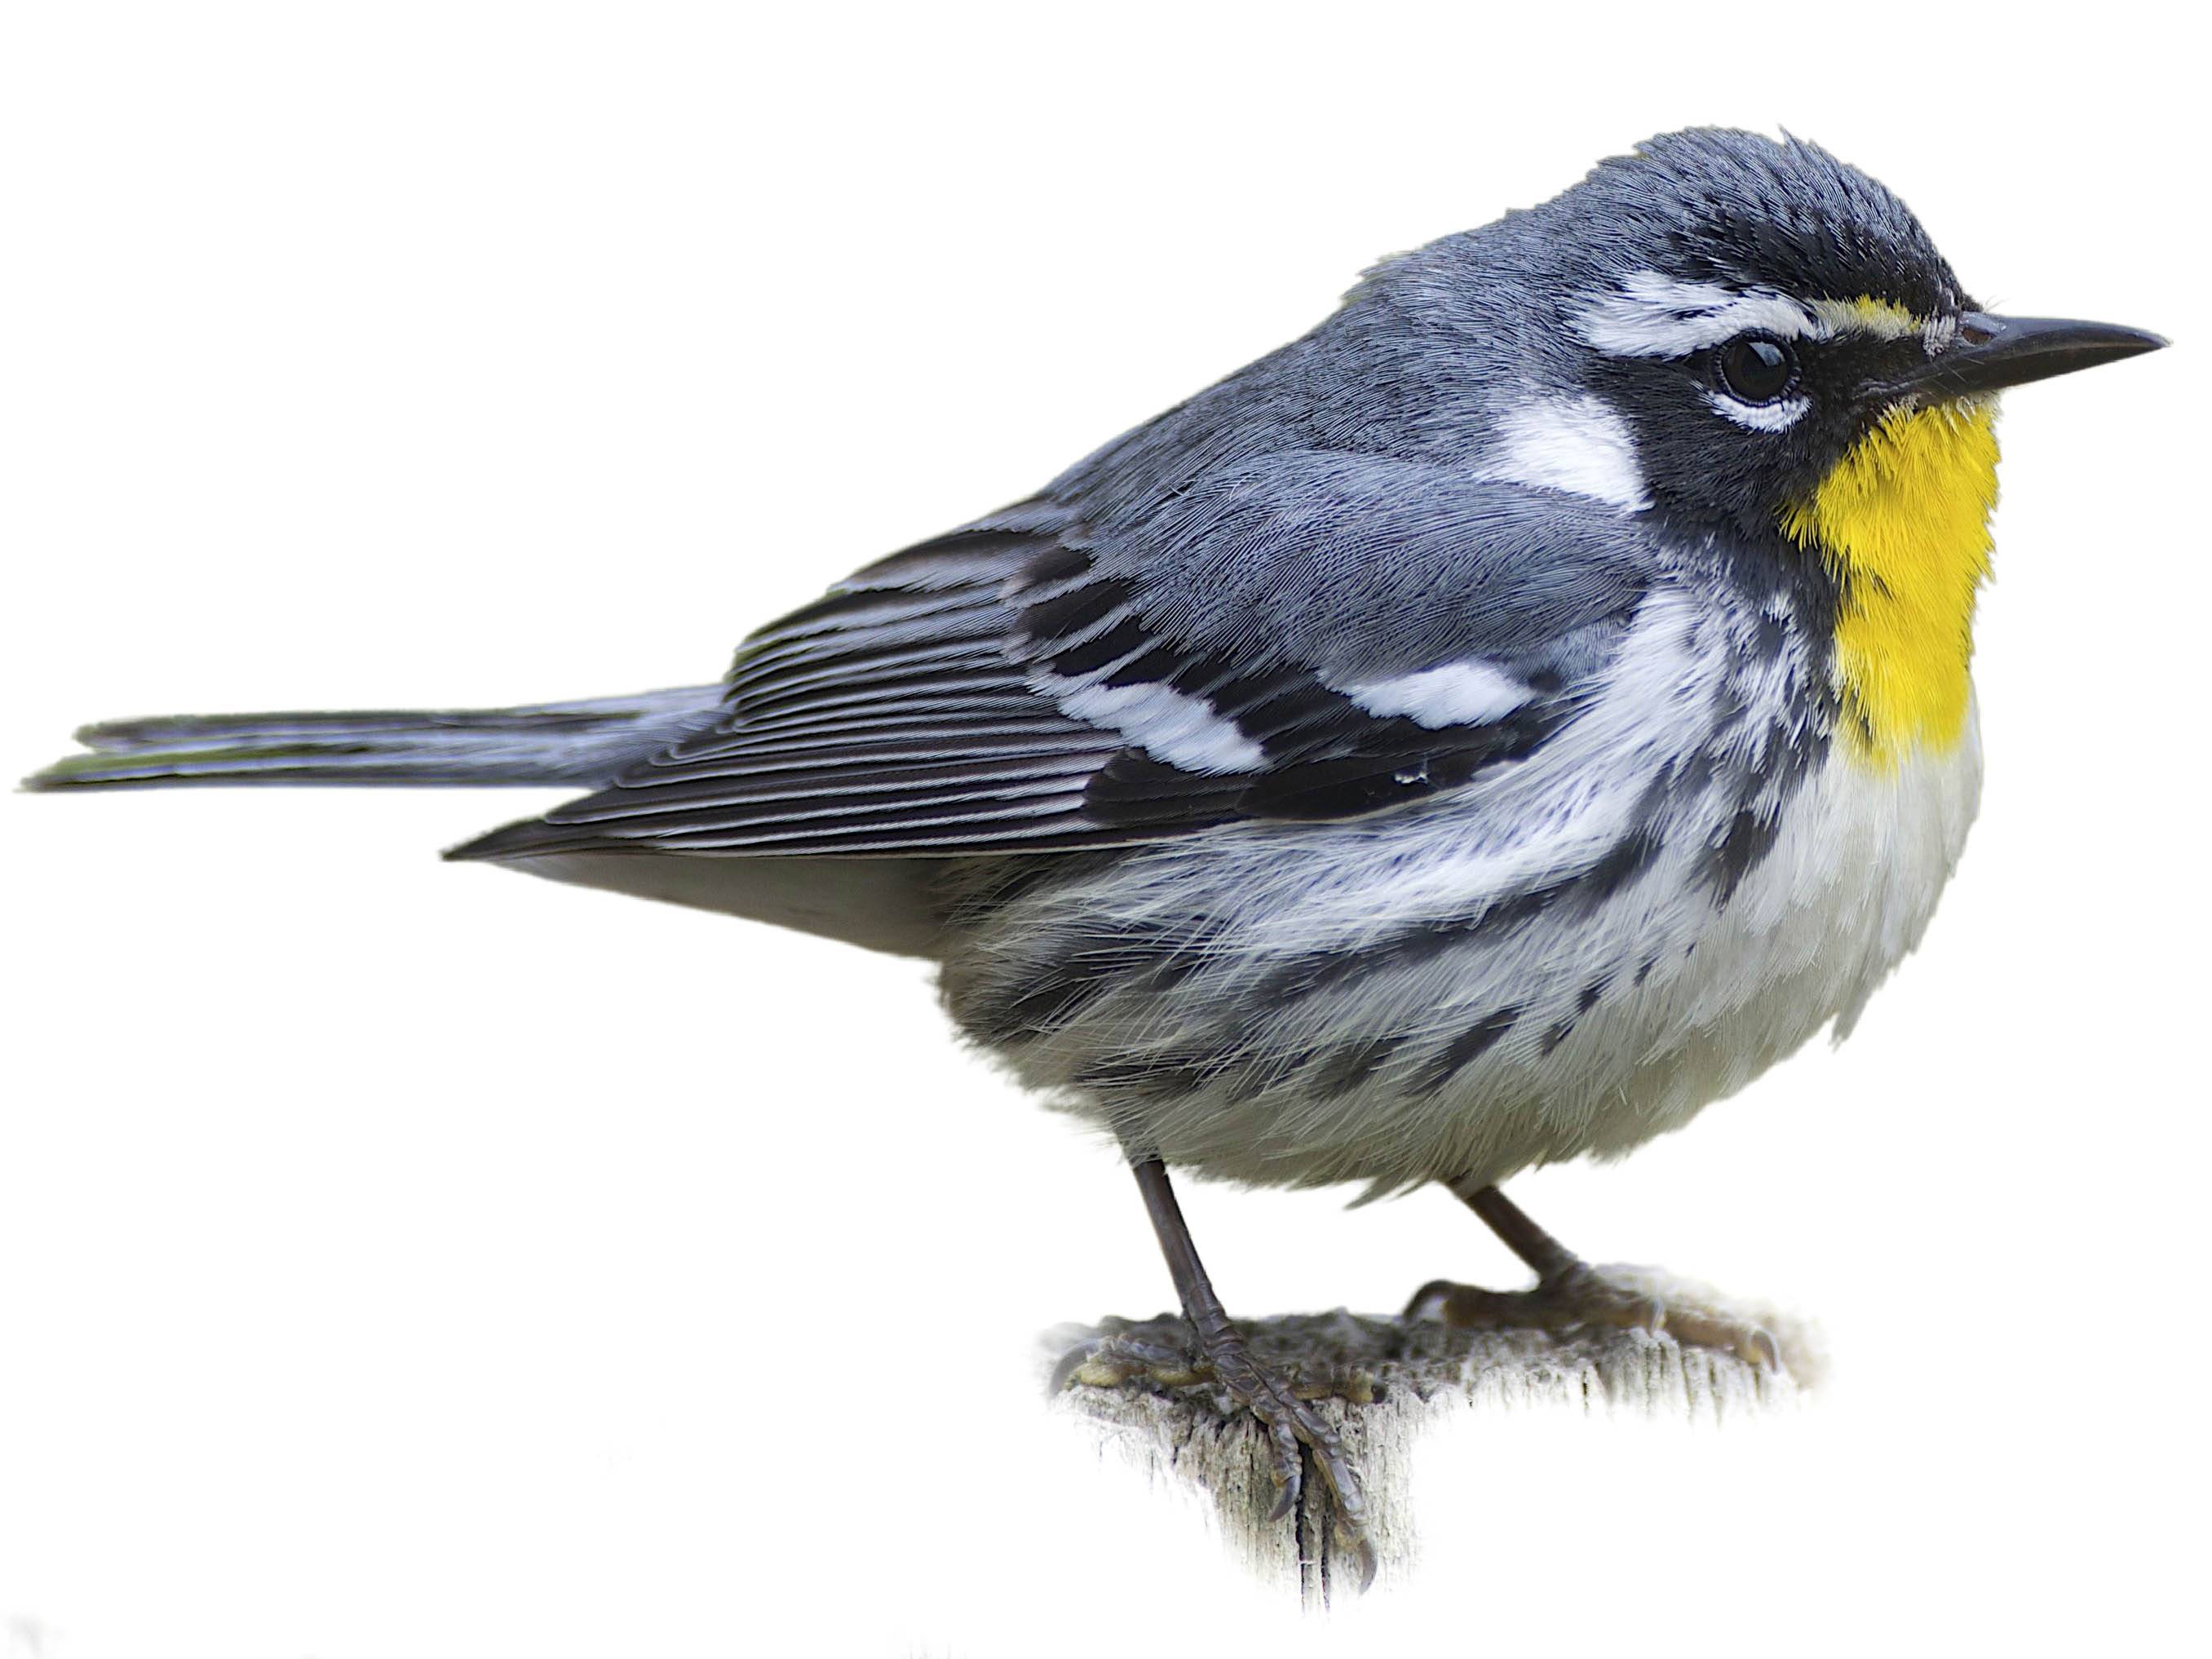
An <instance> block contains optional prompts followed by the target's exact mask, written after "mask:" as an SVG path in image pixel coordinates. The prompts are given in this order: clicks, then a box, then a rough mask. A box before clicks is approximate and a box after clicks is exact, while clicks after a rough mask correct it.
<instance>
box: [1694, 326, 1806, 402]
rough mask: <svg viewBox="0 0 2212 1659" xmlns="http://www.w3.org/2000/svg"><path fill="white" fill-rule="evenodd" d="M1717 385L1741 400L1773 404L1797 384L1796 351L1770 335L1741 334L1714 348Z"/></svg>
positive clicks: (1786, 343)
mask: <svg viewBox="0 0 2212 1659" xmlns="http://www.w3.org/2000/svg"><path fill="white" fill-rule="evenodd" d="M1712 374H1713V381H1714V384H1715V385H1717V386H1719V388H1720V389H1721V390H1722V391H1723V392H1726V393H1727V394H1728V395H1729V397H1731V398H1735V399H1736V400H1737V401H1738V402H1740V403H1747V404H1771V403H1775V402H1778V401H1779V400H1780V399H1781V398H1784V397H1785V396H1787V395H1788V394H1789V392H1790V391H1791V390H1792V389H1793V388H1794V387H1795V386H1796V384H1797V354H1796V350H1795V349H1792V348H1791V346H1790V343H1789V342H1788V341H1786V340H1782V339H1778V338H1776V337H1774V336H1773V335H1771V334H1739V335H1738V336H1736V337H1735V339H1733V340H1727V341H1723V343H1721V344H1720V345H1719V346H1717V347H1716V348H1715V349H1714V351H1713V358H1712Z"/></svg>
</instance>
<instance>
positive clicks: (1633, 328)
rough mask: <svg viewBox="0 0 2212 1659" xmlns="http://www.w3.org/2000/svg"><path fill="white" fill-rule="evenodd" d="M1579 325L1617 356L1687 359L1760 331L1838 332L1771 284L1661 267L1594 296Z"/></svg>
mask: <svg viewBox="0 0 2212 1659" xmlns="http://www.w3.org/2000/svg"><path fill="white" fill-rule="evenodd" d="M1577 325H1578V326H1579V327H1580V329H1581V331H1582V336H1583V338H1584V339H1585V340H1588V341H1589V343H1591V344H1592V345H1594V346H1595V347H1596V348H1597V349H1599V350H1600V351H1602V352H1604V353H1605V354H1606V355H1607V356H1610V357H1686V356H1690V354H1691V353H1692V352H1697V351H1703V350H1705V349H1706V348H1707V347H1709V346H1717V345H1718V344H1720V343H1721V342H1722V341H1723V340H1732V339H1734V338H1735V337H1736V336H1737V335H1739V334H1741V333H1744V332H1746V331H1749V330H1753V329H1757V330H1759V331H1762V332H1765V333H1768V334H1772V335H1775V336H1777V337H1779V338H1782V339H1785V340H1787V339H1799V338H1804V337H1815V338H1825V337H1826V336H1827V335H1828V334H1829V333H1831V332H1832V328H1831V327H1830V325H1828V324H1826V323H1825V322H1823V321H1822V320H1821V319H1820V318H1819V317H1817V316H1816V315H1814V313H1813V312H1811V311H1809V310H1808V309H1807V308H1806V307H1803V306H1802V305H1800V304H1798V303H1797V301H1795V300H1792V299H1790V298H1789V297H1788V296H1787V295H1781V294H1778V293H1776V292H1775V291H1774V290H1773V289H1756V288H1754V289H1732V288H1723V287H1722V286H1721V285H1720V284H1719V283H1683V282H1677V281H1676V280H1675V279H1674V278H1673V277H1671V276H1662V275H1661V274H1660V273H1659V272H1657V271H1656V270H1639V271H1636V272H1634V273H1633V274H1632V275H1631V276H1629V277H1628V279H1627V280H1626V282H1624V283H1622V284H1621V285H1620V288H1619V289H1617V290H1615V291H1614V292H1613V293H1611V294H1607V295H1600V296H1599V297H1598V298H1596V299H1595V300H1594V301H1591V302H1590V304H1589V305H1588V306H1587V307H1584V308H1583V312H1582V313H1581V314H1580V316H1579V317H1578V318H1577Z"/></svg>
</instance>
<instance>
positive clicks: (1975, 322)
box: [1409, 129, 2164, 750]
mask: <svg viewBox="0 0 2212 1659" xmlns="http://www.w3.org/2000/svg"><path fill="white" fill-rule="evenodd" d="M1432 254H1440V255H1442V256H1443V257H1442V258H1441V260H1440V261H1439V260H1434V259H1429V258H1425V257H1424V256H1429V255H1432ZM1455 267H1456V269H1455ZM1409 275H1412V276H1413V277H1414V279H1415V282H1416V284H1417V287H1416V289H1415V293H1416V294H1417V295H1420V294H1424V293H1425V295H1426V297H1427V300H1428V301H1429V302H1430V304H1429V314H1430V316H1431V319H1440V318H1442V319H1449V321H1448V323H1447V328H1448V331H1449V332H1450V333H1452V334H1455V335H1456V336H1457V337H1458V338H1459V339H1460V340H1461V341H1462V343H1472V344H1474V346H1475V348H1476V350H1477V351H1478V352H1479V354H1480V356H1481V358H1482V359H1483V361H1482V362H1481V364H1480V371H1479V376H1478V380H1479V385H1480V400H1481V404H1482V409H1483V415H1482V418H1481V421H1480V428H1481V432H1482V435H1481V442H1480V455H1479V457H1478V458H1476V459H1479V460H1480V464H1482V465H1485V466H1486V467H1487V468H1488V469H1489V470H1492V471H1495V472H1497V473H1498V474H1500V475H1501V476H1505V477H1516V478H1518V479H1520V480H1521V481H1522V482H1525V483H1536V484H1543V485H1548V486H1550V487H1553V488H1558V489H1570V490H1573V491H1576V492H1577V493H1580V494H1583V495H1598V496H1601V497H1603V498H1605V499H1607V500H1609V501H1613V503H1614V504H1615V505H1617V506H1619V507H1622V508H1624V509H1626V510H1631V511H1635V512H1639V513H1641V512H1646V511H1650V512H1655V513H1657V514H1658V515H1660V516H1662V517H1663V518H1664V519H1665V520H1667V521H1668V522H1670V523H1672V524H1674V525H1676V526H1680V527H1682V528H1683V529H1686V530H1689V531H1693V532H1694V531H1697V530H1699V529H1711V530H1715V531H1724V532H1734V533H1735V535H1737V536H1739V537H1741V538H1747V540H1748V541H1750V542H1752V543H1754V544H1760V545H1765V546H1768V547H1771V548H1774V549H1776V550H1778V552H1779V553H1780V555H1781V556H1784V557H1785V558H1791V559H1796V560H1798V561H1801V562H1803V563H1804V564H1805V565H1806V566H1807V567H1808V568H1810V569H1814V570H1817V571H1818V572H1820V574H1821V576H1822V578H1823V580H1826V581H1829V582H1830V583H1832V587H1833V590H1834V592H1836V594H1837V596H1838V601H1837V610H1838V617H1839V620H1838V659H1839V661H1840V662H1842V664H1843V665H1844V673H1845V678H1846V679H1848V680H1850V681H1852V682H1853V683H1855V684H1857V686H1858V687H1859V688H1860V689H1859V691H1858V692H1857V694H1855V696H1857V704H1858V706H1857V707H1856V708H1854V709H1853V713H1854V714H1855V716H1856V718H1857V722H1858V724H1860V726H1862V727H1863V728H1864V729H1865V730H1866V731H1867V732H1870V733H1872V735H1871V736H1870V737H1869V742H1870V743H1873V744H1875V746H1876V747H1881V746H1883V745H1885V744H1886V745H1887V746H1889V747H1891V748H1893V749H1898V750H1902V748H1903V747H1905V746H1907V745H1909V744H1911V743H1912V742H1917V741H1919V740H1921V739H1923V738H1928V737H1929V736H1931V735H1932V736H1934V737H1936V738H1945V737H1947V736H1952V735H1955V733H1956V731H1957V730H1958V728H1959V726H1960V722H1961V721H1962V720H1963V717H1964V713H1965V709H1966V695H1967V694H1966V680H1965V660H1966V652H1967V650H1968V648H1969V635H1970V624H1971V618H1972V604H1973V595H1974V592H1975V590H1976V588H1977V587H1978V585H1979V583H1980V581H1981V580H1982V578H1983V577H1984V575H1985V574H1986V573H1987V568H1988V563H1987V561H1988V553H1989V537H1988V529H1987V521H1988V516H1989V512H1990V507H1992V506H1993V504H1994V503H1995V501H1996V459H1997V452H1996V437H1995V432H1994V416H1995V395H1994V394H1996V392H1999V391H2000V390H2002V389H2003V388H2005V387H2008V386H2018V385H2021V384H2022V383H2024V382H2027V381H2030V380H2042V379H2044V378H2045V377H2047V376H2050V375H2053V374H2066V373H2069V372H2070V371H2071V370H2074V369H2077V368H2089V367H2091V366H2093V365H2094V364H2098V363H2103V362H2113V361H2115V360H2117V359H2118V358H2122V357H2127V356H2135V355H2136V354H2137V353H2139V352H2143V351H2148V350H2151V349H2154V348H2155V347H2158V346H2160V345H2162V344H2164V342H2163V341H2162V340H2160V338H2159V337H2157V336H2155V335H2152V334H2146V333H2143V332H2142V331H2138V330H2136V329H2131V328H2119V327H2114V326H2112V325H2106V324H2100V323H2085V322H2073V321H2062V320H2057V319H2046V318H2017V317H1998V316H1992V315H1990V314H1988V313H1984V312H1983V311H1981V310H1980V309H1979V308H1978V307H1977V306H1976V305H1975V303H1974V301H1972V299H1970V298H1969V297H1968V296H1967V295H1966V293H1965V292H1964V291H1963V290H1962V289H1961V288H1960V284H1959V282H1958V279H1957V277H1956V276H1954V275H1953V273H1952V270H1951V267H1950V264H1948V261H1946V260H1945V259H1944V258H1943V256H1942V254H1941V253H1940V252H1937V251H1936V246H1935V244H1934V243H1933V242H1932V241H1931V240H1929V236H1928V234H1927V232H1926V231H1925V230H1923V228H1921V225H1920V222H1919V221H1918V220H1917V219H1916V218H1914V217H1913V216H1912V214H1911V212H1910V211H1909V210H1907V209H1906V208H1905V204H1903V203H1902V202H1900V201H1899V199H1898V198H1897V197H1895V196H1894V195H1893V194H1891V192H1890V191H1888V190H1887V189H1886V188H1884V187H1883V186H1882V185H1880V184H1879V183H1877V182H1875V180H1874V179H1870V178H1869V177H1868V176H1867V175H1866V174H1864V173H1861V172H1859V171H1858V170H1857V169H1856V168H1854V167H1849V166H1846V165H1845V164H1844V163H1843V162H1842V161H1838V160H1837V159H1836V158H1835V157H1834V156H1832V155H1829V154H1828V153H1827V152H1826V150H1824V149H1820V148H1819V147H1818V146H1817V145H1814V144H1809V143H1802V142H1800V141H1798V140H1796V139H1794V138H1793V139H1784V140H1782V141H1779V142H1778V141H1776V140H1773V139H1771V138H1767V137H1763V136H1760V135H1758V134H1754V133H1747V132H1735V131H1718V130H1714V129H1695V130H1692V131H1684V132H1677V133H1671V134H1668V135H1665V136H1662V137H1657V138H1654V139H1651V140H1650V141H1649V142H1647V143H1644V144H1643V145H1641V146H1639V147H1638V149H1637V151H1636V153H1635V154H1633V155H1626V156H1620V157H1616V158H1614V159H1613V160H1610V161H1605V162H1602V163H1601V164H1600V165H1599V166H1598V167H1596V168H1595V170H1594V171H1593V172H1592V173H1590V175H1589V177H1588V178H1587V179H1584V180H1583V182H1582V183H1580V184H1578V185H1575V186H1574V187H1573V188H1571V189H1570V190H1568V191H1565V192H1564V193H1562V194H1561V195H1559V196H1558V197H1554V198H1553V199H1552V200H1551V201H1549V202H1547V203H1545V204H1542V205H1541V206H1539V207H1535V208H1532V209H1529V210H1526V211H1523V212H1518V213H1512V214H1509V215H1507V216H1505V218H1504V219H1503V220H1501V221H1499V222H1498V223H1496V224H1494V225H1492V226H1489V227H1486V228H1485V229H1483V230H1480V231H1476V232H1471V233H1468V235H1467V236H1465V237H1463V238H1452V239H1447V240H1446V241H1445V242H1443V243H1438V244H1435V245H1433V246H1432V248H1431V249H1430V250H1424V251H1423V254H1422V255H1416V256H1414V266H1413V271H1411V272H1410V273H1409ZM1454 313H1456V314H1454ZM1447 349H1449V348H1447ZM1854 630H1856V631H1854ZM1847 701H1850V699H1848V698H1847Z"/></svg>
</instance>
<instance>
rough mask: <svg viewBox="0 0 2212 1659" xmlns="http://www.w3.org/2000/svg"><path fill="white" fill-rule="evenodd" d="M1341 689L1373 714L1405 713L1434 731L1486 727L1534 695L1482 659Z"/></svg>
mask: <svg viewBox="0 0 2212 1659" xmlns="http://www.w3.org/2000/svg"><path fill="white" fill-rule="evenodd" d="M1336 689H1337V690H1340V691H1342V692H1343V693H1344V695H1345V696H1347V697H1349V698H1351V699H1352V702H1355V703H1357V704H1358V706H1359V707H1360V708H1363V709H1364V710H1366V711H1367V713H1369V714H1374V715H1377V716H1380V717H1382V718H1384V719H1388V718H1389V717H1390V716H1392V715H1394V714H1402V715H1404V716H1405V717H1406V718H1407V719H1408V720H1412V721H1413V724H1414V725H1416V726H1427V727H1429V728H1431V729H1434V728H1435V727H1437V726H1482V725H1486V724H1487V723H1488V722H1489V721H1492V720H1498V719H1502V718H1503V717H1504V716H1505V715H1507V714H1511V713H1512V712H1513V711H1514V710H1515V709H1516V708H1519V707H1521V705H1522V703H1524V702H1528V699H1529V696H1531V695H1532V694H1531V692H1530V690H1529V689H1528V685H1527V684H1526V683H1525V682H1523V681H1522V680H1520V679H1518V678H1516V677H1514V676H1513V675H1511V674H1509V673H1507V672H1505V671H1504V670H1503V669H1501V668H1498V667H1497V666H1495V665H1492V664H1491V663H1486V662H1484V661H1482V660H1480V659H1469V660H1468V661H1466V662H1449V663H1445V664H1444V665H1443V666H1441V667H1438V668H1425V669H1422V670H1421V671H1419V672H1418V673H1413V674H1401V675H1398V676H1397V677H1396V678H1393V679H1387V680H1374V681H1370V682H1369V683H1368V684H1364V685H1346V686H1340V687H1337V688H1336Z"/></svg>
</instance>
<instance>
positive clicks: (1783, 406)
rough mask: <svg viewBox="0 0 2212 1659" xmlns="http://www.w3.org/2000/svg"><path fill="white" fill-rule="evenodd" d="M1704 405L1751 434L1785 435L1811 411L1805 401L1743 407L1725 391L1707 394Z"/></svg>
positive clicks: (1741, 401) (1780, 401)
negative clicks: (1771, 433) (1778, 433)
mask: <svg viewBox="0 0 2212 1659" xmlns="http://www.w3.org/2000/svg"><path fill="white" fill-rule="evenodd" d="M1705 402H1706V403H1707V404H1710V405H1711V407H1712V408H1713V409H1714V410H1717V411H1718V412H1719V413H1721V414H1723V415H1725V416H1728V417H1729V419H1730V420H1731V421H1734V422H1735V423H1736V424H1737V425H1738V426H1741V427H1746V428H1749V429H1750V430H1752V431H1753V432H1787V431H1788V430H1789V429H1790V428H1791V427H1793V426H1795V425H1796V424H1797V422H1799V421H1800V420H1802V419H1803V418H1804V415H1805V411H1806V410H1808V409H1810V408H1812V406H1813V405H1812V403H1811V402H1810V400H1809V399H1807V398H1778V399H1777V400H1776V401H1775V402H1773V403H1771V404H1747V403H1745V402H1744V401H1743V400H1742V399H1741V398H1731V397H1729V395H1728V394H1727V393H1726V392H1707V393H1705Z"/></svg>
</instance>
